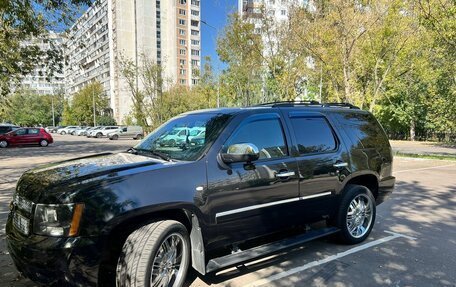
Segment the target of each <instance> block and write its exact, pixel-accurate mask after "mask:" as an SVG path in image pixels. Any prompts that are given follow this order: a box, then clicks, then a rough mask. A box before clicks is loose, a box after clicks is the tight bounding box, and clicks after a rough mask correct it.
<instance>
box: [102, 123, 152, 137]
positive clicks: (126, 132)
mask: <svg viewBox="0 0 456 287" xmlns="http://www.w3.org/2000/svg"><path fill="white" fill-rule="evenodd" d="M107 136H108V138H109V139H110V140H118V139H119V138H133V139H134V140H136V139H139V140H141V139H142V138H143V137H144V131H143V128H142V127H140V126H126V127H120V128H119V129H117V130H115V131H113V132H110V133H108V135H107Z"/></svg>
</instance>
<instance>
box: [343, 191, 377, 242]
mask: <svg viewBox="0 0 456 287" xmlns="http://www.w3.org/2000/svg"><path fill="white" fill-rule="evenodd" d="M357 201H358V202H363V203H362V204H360V205H356V202H357ZM352 203H353V205H352V206H351V205H350V204H352ZM363 205H364V208H362V206H363ZM355 206H356V208H353V207H355ZM353 210H355V211H354V212H353ZM349 213H352V214H351V215H350V218H352V219H351V220H350V222H349V223H348V224H347V222H348V221H349V220H348V218H349ZM375 216H376V205H375V199H374V197H373V195H372V192H371V191H370V190H369V189H368V188H367V187H365V186H362V185H354V184H351V185H348V186H347V187H346V188H345V192H344V193H343V195H342V198H341V200H340V203H339V210H338V211H337V214H336V218H335V224H336V226H337V227H338V228H339V229H340V233H339V239H340V241H342V242H343V243H345V244H357V243H360V242H363V241H364V240H365V239H366V238H367V237H368V236H369V234H370V232H371V230H372V228H373V226H374V223H375ZM358 223H359V224H358ZM358 233H359V234H358Z"/></svg>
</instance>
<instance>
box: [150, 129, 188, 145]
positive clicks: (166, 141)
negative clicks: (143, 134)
mask: <svg viewBox="0 0 456 287" xmlns="http://www.w3.org/2000/svg"><path fill="white" fill-rule="evenodd" d="M189 132H190V129H189V128H187V127H176V128H174V129H172V130H170V131H168V133H166V134H163V135H162V136H161V138H160V140H159V142H158V143H159V144H160V145H161V146H170V147H175V146H179V145H180V144H182V143H184V142H185V140H186V139H187V135H188V134H189Z"/></svg>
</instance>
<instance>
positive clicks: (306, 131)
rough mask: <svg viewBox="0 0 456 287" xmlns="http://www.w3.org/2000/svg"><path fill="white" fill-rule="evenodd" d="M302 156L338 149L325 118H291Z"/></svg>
mask: <svg viewBox="0 0 456 287" xmlns="http://www.w3.org/2000/svg"><path fill="white" fill-rule="evenodd" d="M291 124H292V126H293V130H294V133H295V136H296V140H297V141H298V150H299V153H300V154H308V153H319V152H327V151H332V150H335V149H336V145H337V144H336V140H335V138H334V134H333V131H332V129H331V127H330V126H329V124H328V122H327V121H326V120H325V119H324V118H301V117H299V118H291Z"/></svg>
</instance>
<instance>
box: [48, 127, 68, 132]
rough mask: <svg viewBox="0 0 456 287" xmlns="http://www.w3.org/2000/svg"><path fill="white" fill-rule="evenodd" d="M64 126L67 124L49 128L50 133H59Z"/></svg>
mask: <svg viewBox="0 0 456 287" xmlns="http://www.w3.org/2000/svg"><path fill="white" fill-rule="evenodd" d="M63 128H66V126H57V127H54V128H51V129H49V133H57V131H58V130H61V129H63Z"/></svg>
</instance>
